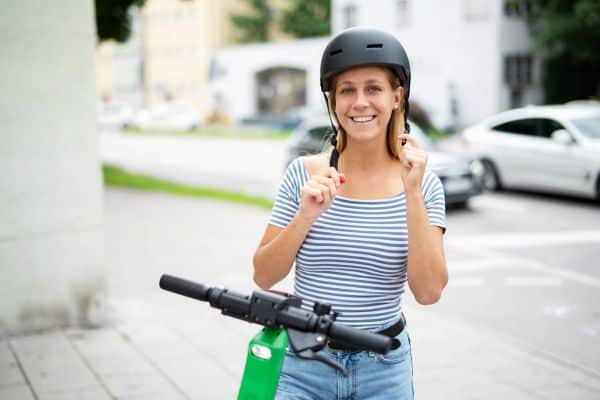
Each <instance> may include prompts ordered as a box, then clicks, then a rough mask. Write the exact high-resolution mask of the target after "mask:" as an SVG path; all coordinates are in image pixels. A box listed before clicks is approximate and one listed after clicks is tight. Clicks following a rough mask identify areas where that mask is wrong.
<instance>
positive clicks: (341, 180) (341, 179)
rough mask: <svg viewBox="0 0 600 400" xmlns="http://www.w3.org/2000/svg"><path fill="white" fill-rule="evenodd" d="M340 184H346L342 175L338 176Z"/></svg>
mask: <svg viewBox="0 0 600 400" xmlns="http://www.w3.org/2000/svg"><path fill="white" fill-rule="evenodd" d="M340 183H341V184H344V183H346V178H345V177H344V175H340Z"/></svg>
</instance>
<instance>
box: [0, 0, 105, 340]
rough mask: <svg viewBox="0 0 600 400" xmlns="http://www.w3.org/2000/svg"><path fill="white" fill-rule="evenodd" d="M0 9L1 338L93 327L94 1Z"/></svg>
mask: <svg viewBox="0 0 600 400" xmlns="http://www.w3.org/2000/svg"><path fill="white" fill-rule="evenodd" d="M0 8H1V11H0V38H2V39H1V45H0V88H1V94H0V132H1V133H0V336H2V335H5V334H7V333H14V332H25V331H31V330H37V329H45V328H48V327H54V326H65V325H78V324H86V323H88V322H89V321H88V313H89V308H90V304H92V303H94V299H97V298H98V296H99V295H101V293H102V292H103V286H104V269H103V263H104V260H103V226H102V179H101V169H100V163H99V137H98V134H97V129H96V94H95V80H94V76H95V74H94V48H95V45H96V34H95V22H94V3H93V0H56V1H45V0H2V6H1V7H0Z"/></svg>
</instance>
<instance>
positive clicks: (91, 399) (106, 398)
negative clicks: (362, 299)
mask: <svg viewBox="0 0 600 400" xmlns="http://www.w3.org/2000/svg"><path fill="white" fill-rule="evenodd" d="M37 398H38V400H114V398H113V397H111V396H110V395H109V394H108V393H107V392H106V390H104V389H95V388H93V389H81V390H74V391H67V392H64V391H62V392H50V393H37Z"/></svg>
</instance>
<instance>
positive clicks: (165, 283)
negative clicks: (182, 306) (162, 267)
mask: <svg viewBox="0 0 600 400" xmlns="http://www.w3.org/2000/svg"><path fill="white" fill-rule="evenodd" d="M158 284H159V286H160V288H161V289H164V290H168V291H169V292H173V293H177V294H180V295H183V296H187V297H191V298H193V299H197V300H201V301H208V291H209V289H210V288H209V287H208V286H206V285H203V284H201V283H196V282H192V281H188V280H187V279H182V278H178V277H176V276H172V275H168V274H163V275H162V276H161V277H160V282H159V283H158Z"/></svg>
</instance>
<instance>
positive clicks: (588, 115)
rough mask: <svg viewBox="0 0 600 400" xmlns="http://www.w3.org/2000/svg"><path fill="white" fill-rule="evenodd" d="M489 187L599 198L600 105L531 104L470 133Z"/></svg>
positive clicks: (471, 148)
mask: <svg viewBox="0 0 600 400" xmlns="http://www.w3.org/2000/svg"><path fill="white" fill-rule="evenodd" d="M462 136H463V142H464V144H465V146H466V147H467V149H468V152H469V154H471V155H472V156H473V157H476V158H478V159H479V160H481V162H482V165H483V166H484V185H485V187H486V188H487V189H490V190H496V189H500V188H515V189H525V190H532V191H541V192H552V193H560V194H568V195H575V196H583V197H587V198H600V106H597V107H595V106H593V105H592V104H585V105H583V104H581V105H578V104H567V105H559V106H529V107H525V108H520V109H515V110H511V111H507V112H504V113H501V114H498V115H495V116H493V117H490V118H488V119H486V120H484V121H483V122H481V123H479V124H477V125H475V126H472V127H470V128H468V129H466V130H465V131H464V132H463V135H462Z"/></svg>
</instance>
